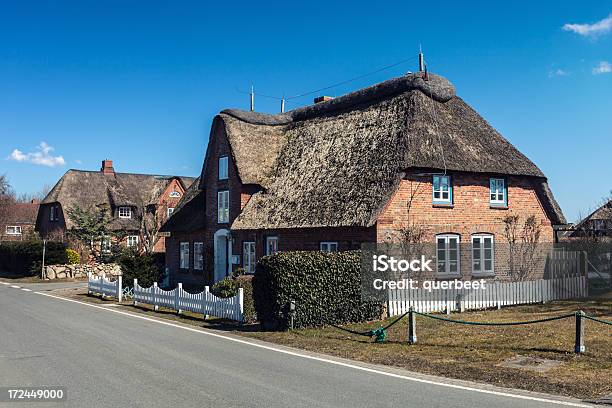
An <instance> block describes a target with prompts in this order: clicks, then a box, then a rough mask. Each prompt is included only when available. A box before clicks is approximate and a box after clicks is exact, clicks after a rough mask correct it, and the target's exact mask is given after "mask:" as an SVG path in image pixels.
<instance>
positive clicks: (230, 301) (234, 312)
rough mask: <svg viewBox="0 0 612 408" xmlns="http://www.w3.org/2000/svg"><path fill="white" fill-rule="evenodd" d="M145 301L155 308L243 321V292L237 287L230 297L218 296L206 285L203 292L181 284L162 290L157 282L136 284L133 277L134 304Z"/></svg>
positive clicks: (136, 281)
mask: <svg viewBox="0 0 612 408" xmlns="http://www.w3.org/2000/svg"><path fill="white" fill-rule="evenodd" d="M138 303H146V304H149V305H153V307H154V308H155V310H157V309H158V308H159V307H165V308H168V309H173V310H176V311H177V312H178V313H181V312H182V311H185V310H186V311H190V312H194V313H202V314H203V315H204V318H206V317H207V316H209V315H211V316H216V317H221V318H226V319H231V320H236V321H239V322H242V321H244V294H243V289H242V288H239V289H238V294H237V295H236V296H234V297H230V298H220V297H217V296H215V295H213V294H212V293H210V290H209V288H208V286H206V287H205V288H204V291H203V292H199V293H189V292H187V291H185V290H184V289H183V284H182V283H179V284H178V287H176V288H175V289H172V290H163V289H161V288H160V287H159V286H157V283H154V284H153V286H150V287H148V288H143V287H141V286H140V285H138V280H137V279H134V305H136V304H138Z"/></svg>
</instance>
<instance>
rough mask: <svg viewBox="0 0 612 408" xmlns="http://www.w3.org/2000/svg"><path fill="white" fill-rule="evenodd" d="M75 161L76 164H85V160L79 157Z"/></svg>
mask: <svg viewBox="0 0 612 408" xmlns="http://www.w3.org/2000/svg"><path fill="white" fill-rule="evenodd" d="M74 162H75V163H76V164H83V162H82V161H81V160H79V159H76V160H75V161H74Z"/></svg>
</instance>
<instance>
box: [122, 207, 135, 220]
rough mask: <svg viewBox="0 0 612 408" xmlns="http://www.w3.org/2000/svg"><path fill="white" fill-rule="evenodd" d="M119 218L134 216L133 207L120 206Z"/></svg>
mask: <svg viewBox="0 0 612 408" xmlns="http://www.w3.org/2000/svg"><path fill="white" fill-rule="evenodd" d="M119 218H132V209H131V208H130V207H119Z"/></svg>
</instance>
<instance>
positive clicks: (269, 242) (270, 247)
mask: <svg viewBox="0 0 612 408" xmlns="http://www.w3.org/2000/svg"><path fill="white" fill-rule="evenodd" d="M277 252H278V237H267V238H266V255H272V254H275V253H277Z"/></svg>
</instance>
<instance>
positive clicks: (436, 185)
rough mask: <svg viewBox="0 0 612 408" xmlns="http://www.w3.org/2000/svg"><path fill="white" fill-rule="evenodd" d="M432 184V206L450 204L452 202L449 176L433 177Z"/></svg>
mask: <svg viewBox="0 0 612 408" xmlns="http://www.w3.org/2000/svg"><path fill="white" fill-rule="evenodd" d="M432 184H433V188H432V191H433V193H432V194H433V202H434V204H435V203H438V204H451V203H452V202H453V188H452V186H451V180H450V176H433V180H432Z"/></svg>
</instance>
